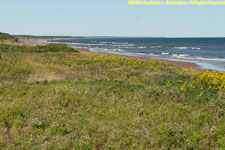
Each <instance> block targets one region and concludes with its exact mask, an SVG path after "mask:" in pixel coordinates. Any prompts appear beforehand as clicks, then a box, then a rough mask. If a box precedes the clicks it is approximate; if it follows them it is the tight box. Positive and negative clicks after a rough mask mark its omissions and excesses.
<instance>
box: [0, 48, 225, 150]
mask: <svg viewBox="0 0 225 150" xmlns="http://www.w3.org/2000/svg"><path fill="white" fill-rule="evenodd" d="M64 46H65V45H64ZM64 46H63V45H50V46H44V47H36V48H31V47H18V46H9V45H0V49H1V51H2V59H1V60H0V148H1V149H84V150H86V149H207V150H208V149H225V136H224V135H225V126H224V123H225V114H224V109H225V98H224V86H223V85H224V78H223V77H224V74H223V73H213V72H207V71H204V72H197V71H195V70H191V69H182V68H175V67H172V66H169V65H167V64H165V63H163V62H160V61H157V60H149V61H143V60H138V59H133V58H125V57H119V56H118V57H117V56H110V55H96V54H81V53H78V52H74V51H73V50H71V49H67V48H65V47H64Z"/></svg>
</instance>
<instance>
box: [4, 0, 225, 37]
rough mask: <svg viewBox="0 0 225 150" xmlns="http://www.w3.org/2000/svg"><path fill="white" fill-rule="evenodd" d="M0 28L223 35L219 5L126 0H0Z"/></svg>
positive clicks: (223, 8) (224, 18)
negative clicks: (168, 3)
mask: <svg viewBox="0 0 225 150" xmlns="http://www.w3.org/2000/svg"><path fill="white" fill-rule="evenodd" d="M0 32H7V33H11V34H29V35H73V36H154V37H162V36H163V37H225V5H214V6H212V5H207V6H197V5H186V6H178V5H172V6H171V5H170V6H168V5H160V6H157V5H154V6H152V5H151V6H150V5H135V6H131V5H128V0H0Z"/></svg>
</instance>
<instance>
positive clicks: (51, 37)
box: [16, 35, 86, 39]
mask: <svg viewBox="0 0 225 150" xmlns="http://www.w3.org/2000/svg"><path fill="white" fill-rule="evenodd" d="M16 36H17V37H19V38H21V39H64V38H66V39H68V38H73V39H74V38H79V39H80V38H86V37H82V36H34V35H16Z"/></svg>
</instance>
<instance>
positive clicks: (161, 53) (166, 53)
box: [161, 52, 170, 55]
mask: <svg viewBox="0 0 225 150" xmlns="http://www.w3.org/2000/svg"><path fill="white" fill-rule="evenodd" d="M161 54H162V55H169V54H170V53H164V52H162V53H161Z"/></svg>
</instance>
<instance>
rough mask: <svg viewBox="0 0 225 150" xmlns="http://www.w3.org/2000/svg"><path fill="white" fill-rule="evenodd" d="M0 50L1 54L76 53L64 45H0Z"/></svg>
mask: <svg viewBox="0 0 225 150" xmlns="http://www.w3.org/2000/svg"><path fill="white" fill-rule="evenodd" d="M0 50H1V51H2V52H22V53H26V52H33V53H46V52H77V50H74V49H73V48H71V47H68V46H67V45H66V44H49V45H40V46H36V47H34V46H19V45H7V44H0Z"/></svg>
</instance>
